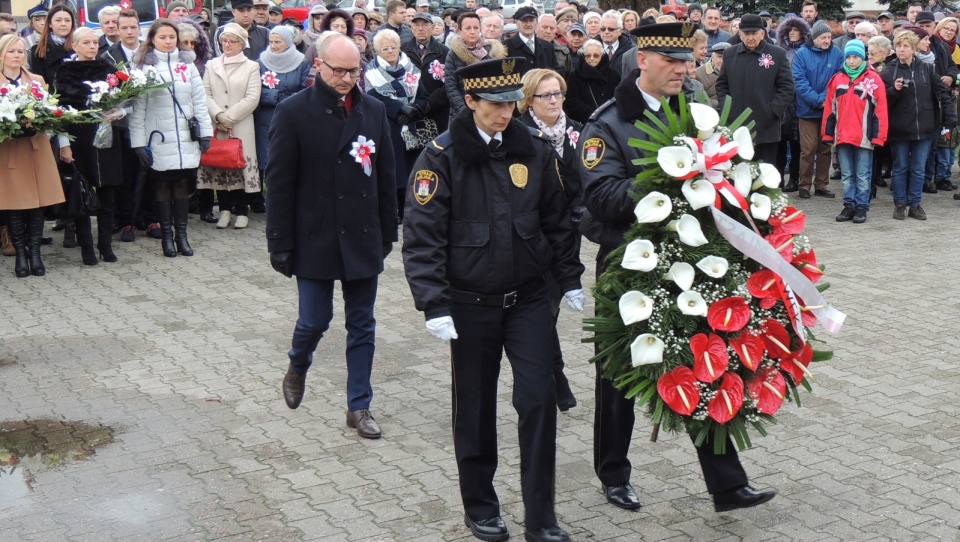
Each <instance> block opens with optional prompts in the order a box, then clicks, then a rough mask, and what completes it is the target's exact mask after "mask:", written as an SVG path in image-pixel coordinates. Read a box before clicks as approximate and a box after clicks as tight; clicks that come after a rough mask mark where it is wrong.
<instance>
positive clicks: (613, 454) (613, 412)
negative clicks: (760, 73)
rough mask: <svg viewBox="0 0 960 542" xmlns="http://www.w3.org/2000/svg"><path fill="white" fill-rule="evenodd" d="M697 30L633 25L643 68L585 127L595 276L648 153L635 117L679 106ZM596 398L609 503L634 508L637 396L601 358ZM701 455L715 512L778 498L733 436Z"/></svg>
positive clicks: (596, 442)
mask: <svg viewBox="0 0 960 542" xmlns="http://www.w3.org/2000/svg"><path fill="white" fill-rule="evenodd" d="M695 30H696V28H695V27H694V25H693V24H691V23H666V24H657V25H648V26H644V27H640V28H637V29H636V30H634V33H635V35H637V36H638V41H637V65H638V66H639V70H633V71H632V72H630V73H629V74H627V75H626V76H625V77H624V78H623V80H622V81H621V82H620V85H619V86H617V89H616V90H615V91H614V99H612V100H610V101H608V102H607V103H606V104H604V105H603V106H601V107H600V109H598V110H597V111H596V112H594V114H593V115H592V116H591V117H590V119H589V120H588V121H587V123H586V124H584V126H583V130H582V131H581V133H580V142H581V146H582V147H581V157H580V162H581V164H580V165H581V168H580V176H581V180H582V182H583V187H584V195H583V202H584V206H585V207H586V212H585V213H584V217H583V219H582V221H581V223H580V231H581V232H582V233H583V234H584V235H585V236H586V237H587V238H588V239H590V240H591V241H593V242H595V243H598V244H600V250H599V251H598V253H597V278H599V277H600V275H601V274H602V273H603V270H604V269H605V266H606V262H605V260H606V258H607V255H608V254H610V251H612V250H615V249H616V248H617V247H619V246H620V245H622V244H623V242H624V240H623V236H624V234H625V233H626V231H627V229H628V228H629V227H630V225H631V224H632V223H633V222H634V221H635V216H634V213H633V210H634V207H635V206H636V200H635V199H634V194H633V190H632V184H633V180H634V179H635V178H636V176H637V174H638V173H640V172H641V171H643V166H640V165H637V163H636V162H635V160H637V159H639V158H645V153H643V151H641V150H640V149H638V148H636V147H632V146H630V145H629V140H630V138H638V139H647V136H646V134H644V133H643V132H642V131H640V129H639V128H637V127H636V126H635V125H634V123H635V122H636V121H638V120H640V121H644V122H649V121H648V119H647V118H646V115H645V114H646V112H647V111H653V112H654V114H655V115H657V116H658V117H660V119H661V120H665V119H666V115H665V113H664V112H663V111H661V102H660V98H666V99H667V100H668V102H669V104H670V106H671V107H672V108H673V109H674V110H678V109H679V102H678V99H677V98H676V97H677V96H678V95H679V94H680V93H681V92H682V90H683V80H684V76H685V75H686V73H687V72H686V62H687V61H688V60H693V54H692V53H693V44H692V40H691V38H692V37H693V32H694V31H695ZM688 99H689V97H688ZM596 400H597V406H596V412H595V415H594V427H593V460H594V470H595V471H596V473H597V477H598V478H600V483H601V484H602V486H603V492H604V495H605V496H606V498H607V501H608V502H610V504H613V505H614V506H617V507H620V508H624V509H627V510H635V509H637V508H640V499H639V498H638V497H637V494H636V492H635V491H634V489H633V486H632V485H630V472H631V465H630V460H629V459H628V458H627V452H628V451H629V449H630V439H631V437H632V435H633V423H634V399H627V398H626V397H625V395H624V392H623V391H622V390H618V389H617V388H615V387H614V385H613V383H612V382H610V381H609V380H607V379H605V378H603V377H602V375H601V366H600V364H599V363H598V364H597V388H596ZM697 456H698V458H699V459H700V467H701V468H702V469H703V477H704V479H705V480H706V482H707V491H709V492H710V494H711V495H713V502H714V508H715V510H716V511H717V512H723V511H727V510H733V509H736V508H746V507H750V506H756V505H758V504H761V503H764V502H767V501H769V500H770V499H772V498H773V497H774V495H775V493H774V492H773V491H770V490H768V491H757V490H755V489H753V488H752V487H750V486H749V485H748V480H747V473H746V472H745V471H744V470H743V466H742V465H741V464H740V458H739V457H738V456H737V451H736V448H734V446H733V442H730V441H729V439H728V442H727V446H726V453H724V454H720V455H717V454H714V453H713V438H712V437H710V438H708V439H707V440H706V441H705V442H703V444H701V445H700V446H698V447H697Z"/></svg>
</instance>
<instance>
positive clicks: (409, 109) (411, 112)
mask: <svg viewBox="0 0 960 542" xmlns="http://www.w3.org/2000/svg"><path fill="white" fill-rule="evenodd" d="M400 112H401V113H403V114H404V115H406V116H407V118H408V119H410V120H416V119H418V118H420V110H419V109H417V108H416V107H414V106H412V105H405V106H403V107H401V108H400Z"/></svg>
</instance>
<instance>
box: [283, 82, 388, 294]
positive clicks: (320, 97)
mask: <svg viewBox="0 0 960 542" xmlns="http://www.w3.org/2000/svg"><path fill="white" fill-rule="evenodd" d="M351 100H352V106H351V109H350V114H349V115H348V116H347V117H346V120H345V119H344V117H343V113H342V111H341V108H340V107H339V105H338V102H339V95H338V94H337V93H336V92H335V91H334V90H333V89H331V88H330V87H329V86H327V85H326V84H325V83H324V82H323V81H322V80H321V79H320V78H319V77H317V79H316V83H314V85H313V86H312V87H308V88H306V89H305V90H302V91H300V92H298V93H296V94H294V95H293V96H291V97H290V98H287V99H286V100H283V101H282V102H280V105H278V106H277V110H276V113H275V114H274V117H273V124H272V125H271V126H270V162H269V163H268V165H267V170H266V178H268V179H270V181H269V182H270V196H269V197H268V198H267V250H269V251H270V252H282V251H293V262H294V271H293V272H294V274H295V275H297V276H298V277H302V278H308V279H315V280H355V279H362V278H370V277H373V276H376V275H378V274H379V273H380V272H382V271H383V257H384V254H383V250H384V248H385V247H386V246H387V245H389V244H390V243H392V242H394V241H396V240H397V196H396V191H397V185H396V180H395V179H394V177H395V175H396V165H395V160H394V156H393V144H392V142H391V141H390V127H389V125H388V124H387V115H386V112H385V110H384V107H383V104H382V103H380V102H379V101H377V100H376V99H375V98H372V97H370V96H367V95H365V94H364V93H362V92H360V90H359V89H358V88H356V87H354V88H353V90H352V91H351ZM360 136H363V137H365V138H366V140H367V142H368V143H369V142H371V141H372V142H373V145H374V147H375V149H374V152H373V154H372V155H371V156H370V160H371V172H370V175H367V174H366V173H364V171H363V167H362V165H361V164H360V163H358V162H357V160H356V158H355V157H354V156H352V155H351V154H350V151H351V150H353V143H358V142H359V138H360Z"/></svg>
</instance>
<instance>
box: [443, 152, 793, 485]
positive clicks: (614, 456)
mask: <svg viewBox="0 0 960 542" xmlns="http://www.w3.org/2000/svg"><path fill="white" fill-rule="evenodd" d="M774 145H775V144H774ZM606 257H607V251H606V250H604V249H601V250H600V251H599V253H598V254H597V278H599V277H600V274H601V273H602V272H603V263H604V260H605V259H606ZM457 331H458V332H459V328H457ZM596 370H597V387H596V402H597V404H596V410H595V411H594V417H593V469H594V471H595V472H596V473H597V478H599V479H600V482H601V483H602V484H603V485H606V486H619V485H623V484H628V483H630V472H631V468H632V467H631V465H630V459H628V458H627V454H628V453H629V451H630V440H631V439H632V438H633V424H634V420H635V418H636V416H635V414H634V400H633V399H627V398H626V397H625V396H624V391H623V390H618V389H617V388H616V387H614V385H613V382H611V381H610V380H608V379H606V378H603V377H602V375H601V366H600V364H596ZM696 449H697V457H698V458H699V459H700V468H701V469H702V470H703V479H704V481H706V483H707V491H708V492H709V493H710V494H711V495H713V494H716V493H722V492H724V491H729V490H731V489H737V488H740V487H743V486H745V485H747V483H749V480H748V479H747V473H746V472H745V471H744V470H743V465H741V464H740V456H738V455H737V449H736V448H735V447H734V444H733V441H731V440H730V438H729V437H728V438H727V449H726V452H725V453H723V454H720V455H717V454H714V453H713V437H712V436H711V437H710V438H708V439H707V440H706V441H704V442H703V444H701V445H700V446H697V447H696Z"/></svg>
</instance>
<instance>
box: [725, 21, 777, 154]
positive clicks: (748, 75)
mask: <svg viewBox="0 0 960 542" xmlns="http://www.w3.org/2000/svg"><path fill="white" fill-rule="evenodd" d="M739 37H740V40H741V42H740V43H738V44H736V45H734V46H733V47H730V48H729V49H727V50H726V51H724V53H723V72H721V73H720V77H719V78H718V79H717V101H718V103H721V104H722V103H723V101H724V100H725V99H726V97H727V96H730V97H731V98H732V100H733V107H732V108H731V109H730V115H731V117H730V118H732V119H735V118H737V116H738V115H740V113H742V112H743V111H744V110H745V109H747V108H748V107H749V108H750V109H751V110H753V113H751V115H750V118H751V119H752V120H753V121H754V122H756V125H755V129H756V131H757V137H755V138H754V139H753V145H754V158H755V159H756V160H763V161H764V162H766V163H768V164H776V163H777V145H778V143H779V142H780V121H781V119H782V118H783V115H784V113H786V111H787V107H788V106H789V105H790V102H791V101H793V94H794V87H793V73H792V71H791V67H790V62H789V61H787V52H786V51H784V50H783V49H781V48H779V47H777V46H776V45H773V44H771V43H770V42H769V41H767V40H766V32H765V31H764V30H763V19H761V18H760V16H759V15H754V14H752V13H748V14H746V15H744V16H743V17H742V18H741V19H740V34H739Z"/></svg>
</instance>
